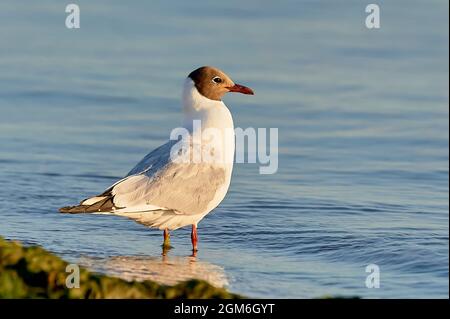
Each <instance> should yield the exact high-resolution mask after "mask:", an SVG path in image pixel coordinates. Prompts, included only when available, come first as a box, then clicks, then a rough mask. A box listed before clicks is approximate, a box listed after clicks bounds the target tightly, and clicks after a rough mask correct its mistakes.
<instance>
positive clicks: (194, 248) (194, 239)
mask: <svg viewBox="0 0 450 319" xmlns="http://www.w3.org/2000/svg"><path fill="white" fill-rule="evenodd" d="M191 242H192V251H194V252H195V251H197V250H198V249H197V242H198V236H197V226H196V225H192V232H191Z"/></svg>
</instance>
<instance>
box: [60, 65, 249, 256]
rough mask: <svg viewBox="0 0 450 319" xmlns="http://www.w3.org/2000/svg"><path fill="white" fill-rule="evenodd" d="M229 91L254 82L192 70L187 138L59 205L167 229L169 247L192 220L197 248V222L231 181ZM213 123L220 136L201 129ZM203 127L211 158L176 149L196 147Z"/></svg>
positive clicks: (209, 69)
mask: <svg viewBox="0 0 450 319" xmlns="http://www.w3.org/2000/svg"><path fill="white" fill-rule="evenodd" d="M228 92H239V93H243V94H253V91H252V90H251V89H250V88H248V87H245V86H243V85H239V84H235V83H234V82H233V81H232V80H231V79H230V77H228V76H227V75H226V74H225V73H224V72H222V71H221V70H219V69H217V68H214V67H209V66H204V67H201V68H198V69H196V70H195V71H193V72H191V73H190V74H189V76H188V77H187V78H186V81H185V83H184V88H183V127H184V129H185V130H186V131H187V132H188V134H187V135H188V139H187V141H186V140H185V141H184V143H183V144H177V143H179V141H176V140H169V141H168V142H167V143H165V144H163V145H162V146H160V147H158V148H156V149H155V150H153V151H152V152H150V153H149V154H148V155H146V156H145V157H144V158H143V159H142V160H141V161H140V162H139V163H138V164H137V165H136V166H135V167H134V168H133V169H132V170H131V171H130V172H129V173H128V174H127V175H126V176H125V177H124V178H123V179H121V180H119V181H117V182H116V183H115V184H113V185H112V186H111V187H109V188H108V189H107V190H105V191H104V192H103V193H101V194H100V195H97V196H93V197H90V198H87V199H85V200H83V201H81V203H80V204H79V205H76V206H68V207H63V208H60V210H59V211H60V212H61V213H70V214H78V213H92V214H112V215H118V216H123V217H127V218H130V219H133V220H135V221H137V222H138V223H141V224H143V225H145V226H148V227H151V228H158V229H160V230H163V231H164V242H163V248H165V249H167V248H169V247H170V234H169V231H170V230H175V229H177V228H180V227H184V226H188V225H192V232H191V241H192V250H193V252H194V254H195V252H196V251H197V241H198V237H197V224H198V222H199V221H200V220H202V218H203V217H205V216H206V215H207V214H208V213H209V212H210V211H212V210H213V209H214V208H216V207H217V206H218V205H219V204H220V202H222V200H223V199H224V197H225V195H226V193H227V191H228V188H229V186H230V181H231V172H232V169H233V161H234V149H235V142H234V126H233V118H232V116H231V113H230V111H229V110H228V108H227V106H226V105H225V104H224V103H223V102H222V97H223V96H224V95H225V94H226V93H228ZM195 123H200V125H195ZM210 129H213V130H214V131H215V132H218V133H219V135H221V136H220V138H211V136H209V138H204V137H203V135H202V134H203V133H205V132H207V131H208V130H210ZM230 132H232V133H231V134H230ZM198 133H200V136H202V137H201V140H200V141H201V143H200V146H199V147H200V149H201V150H202V151H205V150H207V153H208V154H210V155H211V156H210V157H209V159H208V161H192V160H190V161H187V162H186V161H180V160H179V157H177V156H174V154H175V155H180V154H185V153H186V152H185V151H186V147H185V148H184V152H183V147H181V148H180V145H182V146H186V145H188V147H187V149H188V150H190V151H194V149H197V146H198V145H197V142H198V141H195V139H194V138H193V136H195V135H196V134H198ZM175 146H178V147H179V150H178V149H177V148H175ZM174 150H175V151H176V150H178V152H174ZM191 157H192V154H191V155H190V157H189V158H190V159H192V158H191ZM177 159H178V160H177Z"/></svg>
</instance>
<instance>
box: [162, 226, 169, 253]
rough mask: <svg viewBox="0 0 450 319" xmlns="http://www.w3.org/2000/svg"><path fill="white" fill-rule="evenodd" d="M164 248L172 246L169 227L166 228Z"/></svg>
mask: <svg viewBox="0 0 450 319" xmlns="http://www.w3.org/2000/svg"><path fill="white" fill-rule="evenodd" d="M163 248H170V234H169V230H168V229H167V228H166V229H164V242H163Z"/></svg>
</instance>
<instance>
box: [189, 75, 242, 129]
mask: <svg viewBox="0 0 450 319" xmlns="http://www.w3.org/2000/svg"><path fill="white" fill-rule="evenodd" d="M194 120H200V121H201V124H202V129H204V128H207V127H214V128H219V129H223V128H234V126H233V119H232V117H231V113H230V111H229V110H228V108H227V107H226V105H225V104H224V103H223V102H222V101H216V100H211V99H208V98H207V97H204V96H203V95H201V94H200V93H199V92H198V90H197V88H196V87H195V84H194V82H193V81H192V80H191V79H190V78H187V79H186V81H185V82H184V87H183V126H184V127H185V128H187V129H188V130H190V131H192V123H193V121H194Z"/></svg>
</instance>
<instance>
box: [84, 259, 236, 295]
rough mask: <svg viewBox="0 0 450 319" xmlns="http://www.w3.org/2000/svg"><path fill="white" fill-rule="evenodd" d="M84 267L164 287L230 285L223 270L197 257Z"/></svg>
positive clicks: (117, 261) (102, 261)
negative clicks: (203, 283)
mask: <svg viewBox="0 0 450 319" xmlns="http://www.w3.org/2000/svg"><path fill="white" fill-rule="evenodd" d="M79 263H80V264H81V265H82V266H85V267H87V268H88V269H90V270H91V271H95V272H100V273H106V274H108V275H112V276H116V277H119V278H122V279H125V280H129V281H130V280H136V281H143V280H153V281H156V282H158V283H160V284H164V285H174V284H177V283H179V282H182V281H186V280H189V279H193V278H194V279H202V280H206V281H208V282H209V283H210V284H211V285H213V286H216V287H224V286H227V285H228V280H227V277H226V275H225V271H224V270H223V268H221V267H219V266H217V265H213V264H210V263H208V262H203V261H199V260H197V258H196V257H193V256H190V257H181V256H167V254H164V255H163V256H161V257H144V256H116V257H112V258H106V259H105V258H94V257H82V258H81V259H80V260H79Z"/></svg>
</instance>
